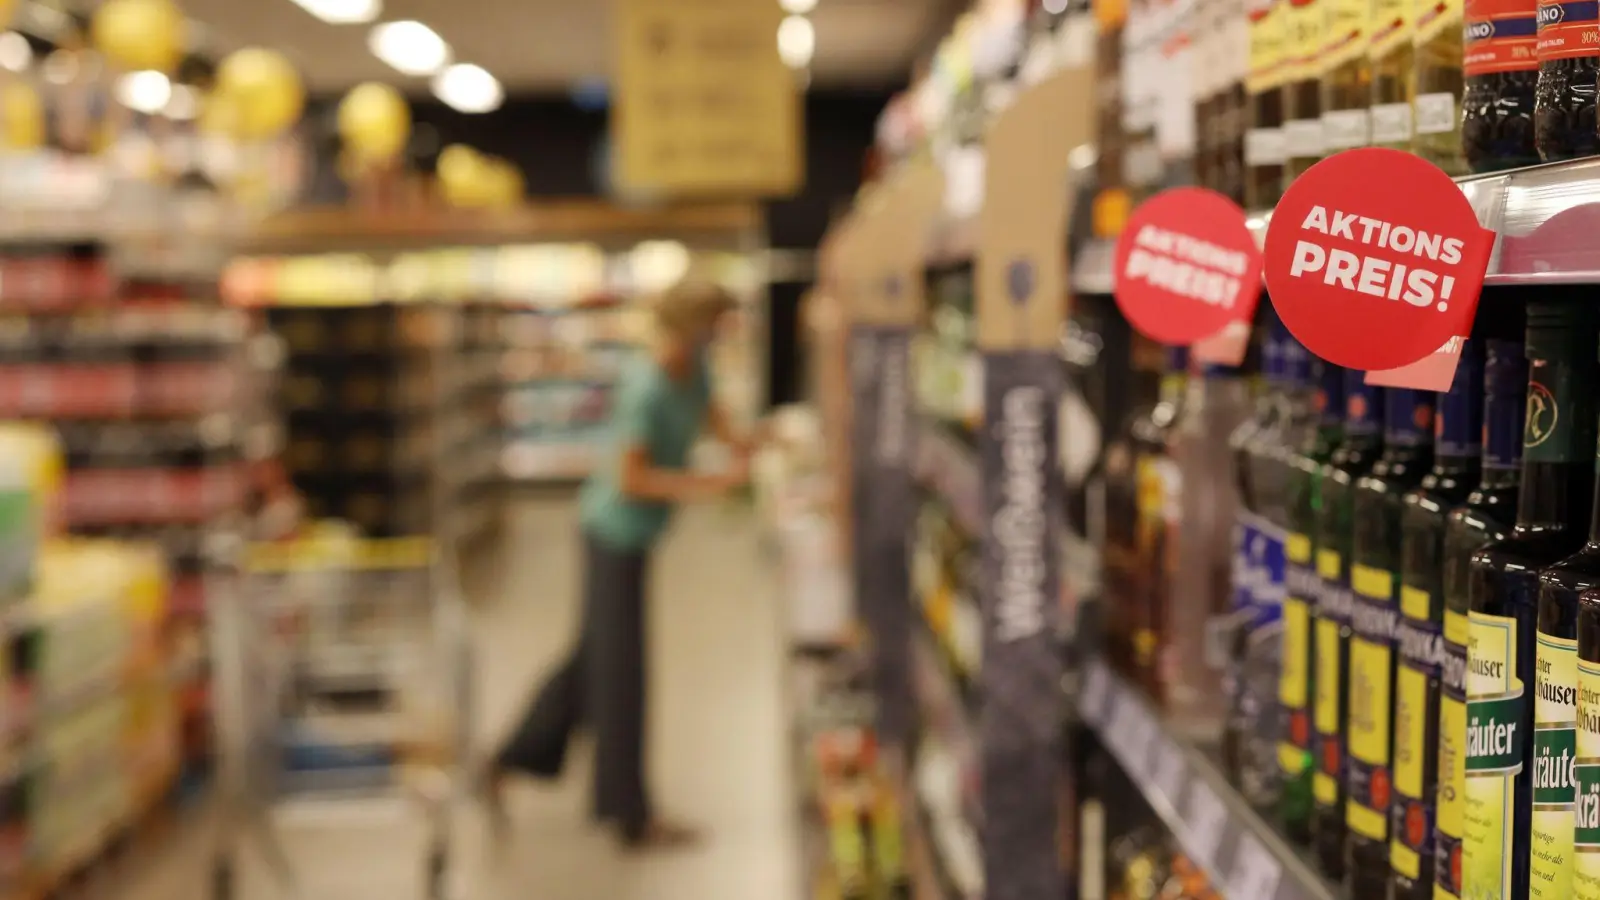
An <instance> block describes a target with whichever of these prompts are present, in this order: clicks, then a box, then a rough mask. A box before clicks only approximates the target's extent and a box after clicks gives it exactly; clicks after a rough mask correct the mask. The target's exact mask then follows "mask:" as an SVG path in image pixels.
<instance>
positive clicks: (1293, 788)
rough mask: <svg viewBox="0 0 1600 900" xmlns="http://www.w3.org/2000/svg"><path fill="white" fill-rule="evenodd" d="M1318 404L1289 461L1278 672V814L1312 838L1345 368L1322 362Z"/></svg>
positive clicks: (1291, 831)
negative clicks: (1326, 492) (1329, 485)
mask: <svg viewBox="0 0 1600 900" xmlns="http://www.w3.org/2000/svg"><path fill="white" fill-rule="evenodd" d="M1313 369H1314V374H1313V376H1312V377H1313V379H1314V380H1315V382H1316V393H1315V395H1314V399H1313V401H1312V406H1313V408H1314V409H1315V415H1316V427H1315V429H1314V430H1313V431H1312V432H1311V433H1310V434H1309V435H1308V436H1307V437H1306V439H1305V441H1304V442H1303V443H1302V444H1301V445H1300V446H1298V447H1296V448H1294V452H1293V453H1292V454H1291V455H1290V456H1289V458H1288V464H1289V465H1288V471H1287V479H1286V480H1287V484H1286V486H1285V491H1284V493H1285V496H1286V498H1287V506H1288V510H1287V512H1288V522H1289V528H1288V531H1289V533H1288V536H1287V537H1286V538H1285V540H1284V557H1285V559H1286V560H1287V565H1286V566H1285V575H1284V582H1285V592H1284V598H1283V668H1282V669H1281V671H1280V672H1279V675H1278V705H1279V706H1280V707H1281V710H1282V713H1281V715H1282V718H1283V720H1284V722H1285V723H1286V724H1285V727H1284V737H1283V742H1282V744H1280V745H1279V747H1278V766H1279V768H1280V770H1281V771H1282V785H1281V787H1280V790H1279V795H1278V817H1279V819H1280V820H1282V822H1283V829H1284V832H1285V833H1286V834H1288V835H1289V837H1290V838H1291V839H1293V840H1295V841H1298V842H1300V843H1302V844H1304V843H1308V842H1310V840H1311V815H1312V810H1313V806H1314V804H1313V802H1312V773H1313V772H1314V771H1315V768H1316V767H1315V766H1314V765H1313V758H1312V750H1313V744H1312V740H1311V732H1312V727H1311V712H1312V710H1311V701H1312V688H1313V685H1314V680H1313V679H1314V677H1315V672H1316V669H1315V666H1314V662H1315V658H1314V643H1313V612H1314V611H1315V609H1316V607H1317V605H1318V604H1317V598H1318V597H1320V596H1321V594H1322V585H1321V582H1320V580H1319V579H1318V578H1317V569H1316V539H1317V514H1318V512H1319V511H1320V510H1321V509H1322V503H1323V483H1324V476H1325V472H1326V469H1327V464H1328V460H1329V459H1331V458H1332V457H1333V451H1334V450H1335V449H1336V448H1337V447H1338V446H1339V445H1340V443H1341V442H1342V441H1343V440H1344V416H1343V414H1342V411H1343V409H1344V370H1342V369H1340V368H1339V367H1338V366H1333V365H1329V364H1327V363H1323V362H1317V363H1315V364H1314V366H1313Z"/></svg>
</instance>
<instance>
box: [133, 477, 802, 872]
mask: <svg viewBox="0 0 1600 900" xmlns="http://www.w3.org/2000/svg"><path fill="white" fill-rule="evenodd" d="M503 533H504V538H503V543H502V545H501V547H500V550H499V552H498V553H497V554H495V558H494V559H493V560H492V561H491V562H489V563H487V564H484V565H480V566H479V567H478V571H474V572H469V573H468V574H467V577H466V579H465V580H466V581H467V585H466V588H467V591H468V593H469V595H470V596H472V597H473V598H474V605H475V607H476V617H475V622H474V625H475V629H476V633H477V637H478V647H479V653H480V657H481V663H480V672H481V679H482V683H481V686H480V687H481V690H480V698H481V699H480V705H481V708H482V710H483V712H484V714H485V715H484V721H483V724H482V733H483V737H484V740H485V742H486V743H487V742H488V741H491V740H493V739H495V738H497V737H498V736H499V735H500V734H501V733H502V731H503V730H504V729H505V728H507V727H508V726H509V723H510V720H511V719H512V718H513V717H514V716H515V715H516V714H517V712H518V711H519V709H520V706H521V704H522V702H523V701H524V699H525V697H526V695H527V693H528V691H530V690H531V689H532V686H533V685H534V683H535V681H536V679H537V678H539V677H540V676H541V673H542V672H543V671H544V670H545V669H546V668H548V667H549V666H550V665H551V664H552V663H553V662H554V661H555V660H556V659H557V658H558V656H559V655H560V654H561V653H562V652H563V650H564V648H565V647H566V645H567V642H568V640H569V636H570V635H571V633H572V629H573V627H574V623H575V615H576V612H577V610H576V599H577V593H578V586H577V584H576V577H577V568H578V566H577V562H578V546H577V539H578V536H577V534H576V529H575V527H574V516H573V511H572V507H571V505H570V504H568V503H565V502H557V501H527V500H518V501H516V502H515V505H514V506H513V507H512V509H511V510H510V512H509V514H508V516H507V521H506V525H505V528H504V529H503ZM655 585H656V590H655V595H654V599H653V605H652V608H651V629H652V632H653V633H652V641H653V643H652V653H653V658H652V659H653V662H652V665H653V670H652V675H653V680H652V682H651V690H652V692H653V696H652V703H653V706H652V713H651V714H652V728H653V730H652V740H653V746H652V751H651V755H652V766H651V771H652V773H653V780H654V789H655V794H656V799H657V803H658V805H659V806H661V807H662V808H664V809H665V810H667V811H669V812H671V813H673V814H674V815H677V816H681V817H683V818H686V819H689V820H691V821H693V822H695V823H698V824H700V825H703V826H704V827H705V828H706V829H707V833H708V840H707V841H706V843H705V844H704V845H703V846H701V847H698V848H696V849H693V850H690V851H687V852H682V853H677V854H671V855H655V856H645V857H632V856H624V855H621V854H619V853H618V852H617V851H616V850H615V849H614V848H613V845H612V844H611V842H610V841H609V840H607V838H606V836H605V835H604V834H602V833H600V832H599V831H597V830H596V829H595V828H593V827H591V826H590V825H589V824H588V823H587V822H586V821H585V817H584V813H585V810H586V809H587V793H586V790H585V788H586V783H585V776H586V774H587V770H588V766H587V760H586V759H583V758H582V757H583V756H584V754H580V755H579V760H578V763H579V764H578V765H575V766H574V767H573V771H571V772H570V773H569V774H568V777H567V778H566V779H565V781H564V782H563V783H562V784H560V785H555V786H538V785H528V786H526V787H522V788H520V789H519V790H518V791H517V793H516V794H515V796H514V798H513V808H512V815H513V818H514V821H515V832H514V835H513V837H512V838H511V841H510V843H509V845H508V846H507V847H506V848H505V849H504V850H503V851H502V852H500V853H495V852H493V851H491V850H490V849H489V847H488V844H487V842H486V841H485V840H484V839H483V835H482V827H481V825H482V823H481V820H480V818H479V817H478V816H476V815H465V816H463V817H462V822H461V824H460V826H459V827H460V828H461V834H462V835H463V840H462V845H463V846H464V848H465V851H466V852H465V853H464V857H465V858H464V860H463V863H464V865H462V866H461V867H460V868H461V874H462V876H463V879H462V884H460V885H459V886H458V887H459V889H460V892H461V893H460V900H795V898H798V897H799V895H800V891H799V888H798V885H799V875H798V859H797V853H796V848H797V839H796V837H795V831H794V826H793V821H792V819H793V817H792V811H793V810H794V809H795V804H794V802H793V800H792V794H791V788H790V780H789V771H790V769H789V766H788V758H787V752H788V751H787V747H786V744H785V728H786V723H785V721H784V714H783V708H782V699H781V698H782V692H781V688H780V683H781V676H782V665H783V661H782V660H783V657H782V654H781V653H780V652H779V649H778V648H779V646H780V644H779V637H778V635H779V627H780V625H779V622H780V621H781V617H780V610H779V608H778V605H777V604H778V601H779V597H780V594H779V592H778V591H777V590H776V587H775V585H774V584H772V581H771V577H770V570H769V568H768V566H767V565H766V564H765V563H764V562H763V561H762V558H761V556H760V554H759V551H758V548H757V540H756V536H755V532H754V529H753V527H752V526H751V524H750V522H749V521H748V519H746V518H745V517H743V516H741V515H738V514H735V513H733V512H731V511H726V510H723V509H719V508H714V507H707V508H702V509H693V510H688V511H686V512H685V513H683V514H682V516H681V519H680V521H678V522H677V523H676V525H675V528H674V533H673V535H672V537H671V538H670V539H669V540H668V542H667V544H666V546H665V547H664V548H663V551H662V553H661V554H660V556H659V558H658V561H657V563H656V573H655ZM187 831H188V832H189V835H188V836H187V837H186V838H182V839H179V840H177V841H175V842H171V847H172V849H171V850H170V852H168V853H166V854H165V855H164V857H163V858H161V859H157V860H149V861H146V863H145V864H142V865H137V866H135V867H134V868H135V869H137V870H142V871H139V872H138V873H137V877H134V876H133V875H130V876H129V877H128V878H127V879H126V880H127V881H129V882H131V883H130V884H128V885H127V886H126V888H125V889H123V890H122V891H120V892H117V896H116V900H206V898H205V891H204V889H203V886H204V884H205V880H204V877H203V873H204V871H205V866H204V860H205V858H206V856H207V854H206V853H205V852H204V848H205V847H206V846H207V843H208V842H207V839H206V834H207V832H208V829H207V828H206V827H205V826H204V824H203V823H194V824H192V825H191V826H190V827H189V828H188V829H187ZM419 834H420V830H419V828H418V827H416V826H415V825H414V824H413V823H412V822H411V820H410V819H409V818H402V819H400V820H396V819H394V818H392V817H391V818H388V819H385V818H384V816H383V814H382V813H381V812H379V811H369V812H368V813H362V812H359V811H352V812H351V813H350V816H349V819H348V821H346V820H344V819H341V820H337V821H333V820H330V821H326V822H318V823H316V824H315V825H308V824H303V823H301V824H293V823H291V824H290V825H288V826H286V828H285V838H286V843H287V844H288V846H289V850H290V852H291V854H292V855H293V857H294V859H295V861H296V863H297V864H298V865H299V866H300V867H301V872H302V883H301V890H300V892H299V893H297V894H286V893H278V892H277V891H275V890H273V889H271V887H270V885H269V883H267V882H266V880H265V879H263V878H261V877H260V872H259V869H260V867H259V866H247V869H249V870H255V871H250V872H249V873H248V877H247V878H246V879H245V882H246V883H245V884H244V885H243V890H242V897H241V900H268V898H277V897H280V896H282V897H286V898H287V897H297V898H305V900H401V898H406V900H410V898H413V897H415V898H418V900H422V896H421V888H420V885H421V883H422V882H421V878H420V875H419V873H420V869H421V858H420V855H419V853H417V852H416V848H417V845H418V840H419V837H418V836H419Z"/></svg>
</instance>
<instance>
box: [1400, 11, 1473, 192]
mask: <svg viewBox="0 0 1600 900" xmlns="http://www.w3.org/2000/svg"><path fill="white" fill-rule="evenodd" d="M1412 44H1413V45H1414V47H1415V55H1416V65H1417V75H1416V78H1417V99H1416V102H1415V103H1413V104H1412V108H1413V110H1414V116H1413V118H1414V122H1413V125H1414V126H1415V131H1416V141H1415V148H1416V152H1417V153H1418V154H1420V155H1421V156H1422V158H1423V159H1426V160H1427V161H1428V162H1431V163H1433V164H1434V165H1436V166H1438V167H1439V168H1441V169H1443V170H1444V171H1445V174H1447V175H1464V174H1466V171H1467V161H1466V159H1465V158H1464V157H1462V155H1461V116H1460V115H1459V114H1458V110H1459V109H1460V108H1461V0H1440V2H1438V3H1434V4H1431V5H1429V4H1426V3H1424V4H1422V5H1421V8H1419V9H1418V10H1417V30H1416V34H1415V35H1414V36H1413V38H1412Z"/></svg>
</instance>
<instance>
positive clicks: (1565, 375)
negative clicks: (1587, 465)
mask: <svg viewBox="0 0 1600 900" xmlns="http://www.w3.org/2000/svg"><path fill="white" fill-rule="evenodd" d="M1579 372H1580V369H1579V367H1578V366H1568V365H1560V364H1555V365H1552V364H1548V363H1547V364H1542V365H1540V364H1536V365H1534V366H1532V367H1530V371H1529V374H1528V400H1527V407H1526V415H1525V417H1524V419H1523V427H1522V455H1523V457H1524V458H1526V459H1530V460H1534V461H1536V462H1554V463H1560V462H1574V461H1577V460H1580V459H1587V458H1589V456H1590V454H1591V452H1592V448H1593V447H1594V446H1595V442H1594V432H1593V431H1592V430H1590V428H1591V427H1592V425H1591V424H1590V423H1580V422H1576V421H1574V418H1575V417H1574V415H1573V411H1572V410H1571V409H1570V408H1569V407H1570V406H1571V400H1572V397H1573V396H1574V395H1575V392H1577V391H1580V390H1588V388H1589V386H1588V385H1579V384H1577V383H1576V379H1577V377H1578V375H1579ZM1586 444H1587V446H1585V445H1586Z"/></svg>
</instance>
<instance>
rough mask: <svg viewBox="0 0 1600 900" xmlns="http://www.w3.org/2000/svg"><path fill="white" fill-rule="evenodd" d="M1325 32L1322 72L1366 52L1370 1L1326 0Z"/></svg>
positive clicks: (1368, 35) (1369, 21)
mask: <svg viewBox="0 0 1600 900" xmlns="http://www.w3.org/2000/svg"><path fill="white" fill-rule="evenodd" d="M1327 2H1329V3H1332V4H1333V6H1332V7H1330V8H1329V10H1328V25H1327V28H1328V32H1327V39H1326V42H1325V43H1324V44H1323V49H1322V54H1321V58H1322V71H1323V72H1331V71H1333V70H1334V69H1337V68H1338V67H1339V66H1341V65H1344V64H1345V63H1347V62H1349V61H1351V60H1353V59H1358V58H1360V57H1363V56H1365V55H1366V53H1367V48H1368V46H1369V44H1370V40H1369V38H1370V37H1371V34H1370V33H1369V32H1368V31H1367V26H1368V25H1370V24H1371V20H1370V14H1371V7H1370V5H1369V3H1370V0H1327Z"/></svg>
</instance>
